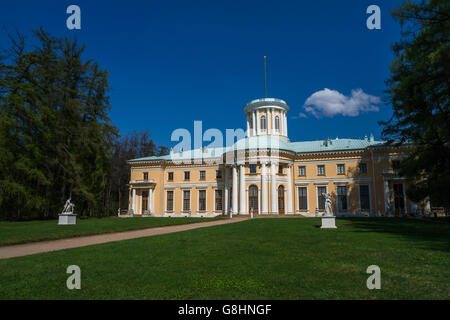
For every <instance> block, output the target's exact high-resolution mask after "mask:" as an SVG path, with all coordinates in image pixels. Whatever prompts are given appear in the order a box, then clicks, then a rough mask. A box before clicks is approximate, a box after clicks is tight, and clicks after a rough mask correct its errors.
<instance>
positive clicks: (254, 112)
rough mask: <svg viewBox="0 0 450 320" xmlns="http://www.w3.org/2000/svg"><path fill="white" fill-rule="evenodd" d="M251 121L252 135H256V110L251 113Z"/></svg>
mask: <svg viewBox="0 0 450 320" xmlns="http://www.w3.org/2000/svg"><path fill="white" fill-rule="evenodd" d="M252 121H253V136H256V111H253V113H252Z"/></svg>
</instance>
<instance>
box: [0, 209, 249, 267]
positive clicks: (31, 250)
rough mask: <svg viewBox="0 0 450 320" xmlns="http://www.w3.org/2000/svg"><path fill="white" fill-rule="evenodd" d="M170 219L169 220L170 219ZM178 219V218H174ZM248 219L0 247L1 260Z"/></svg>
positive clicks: (241, 219) (237, 218)
mask: <svg viewBox="0 0 450 320" xmlns="http://www.w3.org/2000/svg"><path fill="white" fill-rule="evenodd" d="M168 219H169V218H168ZM173 219H176V218H173ZM247 219H248V218H242V217H234V218H233V219H224V220H216V221H211V222H199V223H191V224H182V225H177V226H168V227H156V228H147V229H141V230H133V231H124V232H115V233H106V234H99V235H92V236H83V237H75V238H66V239H59V240H49V241H39V242H32V243H24V244H16V245H11V246H4V247H0V259H7V258H13V257H20V256H26V255H30V254H36V253H42V252H49V251H56V250H64V249H71V248H78V247H85V246H90V245H93V244H100V243H106V242H113V241H121V240H128V239H136V238H142V237H151V236H156V235H160V234H166V233H173V232H180V231H186V230H193V229H198V228H205V227H211V226H218V225H222V224H228V223H234V222H240V221H244V220H247Z"/></svg>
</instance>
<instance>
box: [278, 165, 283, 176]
mask: <svg viewBox="0 0 450 320" xmlns="http://www.w3.org/2000/svg"><path fill="white" fill-rule="evenodd" d="M278 174H283V166H282V165H281V164H280V165H278Z"/></svg>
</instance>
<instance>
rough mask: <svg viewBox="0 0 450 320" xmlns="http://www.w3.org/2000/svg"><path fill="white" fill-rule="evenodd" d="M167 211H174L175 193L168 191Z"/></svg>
mask: <svg viewBox="0 0 450 320" xmlns="http://www.w3.org/2000/svg"><path fill="white" fill-rule="evenodd" d="M166 208H167V211H173V191H167V205H166Z"/></svg>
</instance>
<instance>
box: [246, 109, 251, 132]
mask: <svg viewBox="0 0 450 320" xmlns="http://www.w3.org/2000/svg"><path fill="white" fill-rule="evenodd" d="M246 118H247V137H250V136H251V134H250V120H249V117H248V114H247V115H246Z"/></svg>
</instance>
